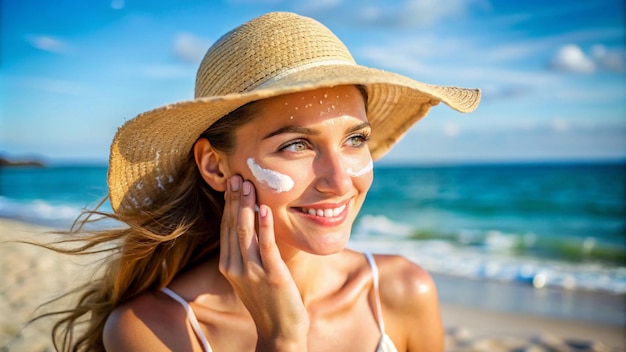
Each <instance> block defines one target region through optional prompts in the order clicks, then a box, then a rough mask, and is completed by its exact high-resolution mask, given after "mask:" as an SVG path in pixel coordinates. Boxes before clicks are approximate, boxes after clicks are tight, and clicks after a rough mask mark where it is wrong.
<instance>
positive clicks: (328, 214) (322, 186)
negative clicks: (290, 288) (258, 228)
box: [225, 86, 373, 254]
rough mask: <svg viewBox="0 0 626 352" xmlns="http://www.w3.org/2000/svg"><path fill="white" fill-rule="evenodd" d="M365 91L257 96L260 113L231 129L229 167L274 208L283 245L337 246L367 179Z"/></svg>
mask: <svg viewBox="0 0 626 352" xmlns="http://www.w3.org/2000/svg"><path fill="white" fill-rule="evenodd" d="M370 132H371V131H370V126H369V124H368V122H367V117H366V113H365V107H364V101H363V97H362V95H361V94H360V92H359V90H358V89H357V88H356V87H353V86H341V87H334V88H324V89H318V90H314V91H308V92H303V93H295V94H290V95H285V96H281V97H276V98H272V99H270V100H265V101H262V102H260V114H259V116H258V117H256V118H255V119H253V120H252V121H251V122H249V123H247V124H246V125H244V126H242V127H240V128H239V129H238V130H237V132H236V147H235V150H234V152H233V153H231V154H229V155H227V156H225V162H226V163H227V165H228V166H227V169H228V170H230V173H232V174H240V175H241V176H243V178H244V179H247V180H250V181H252V182H253V183H254V185H255V188H256V193H257V200H258V203H259V204H266V205H268V206H269V207H270V208H272V212H273V214H274V224H275V225H274V227H275V234H276V239H277V243H278V245H279V247H280V248H281V251H284V250H287V249H289V248H291V249H297V250H303V251H306V252H310V253H315V254H330V253H335V252H337V251H339V250H341V249H343V248H344V247H345V245H346V243H347V241H348V239H349V236H350V231H351V228H352V224H353V222H354V220H355V218H356V215H357V213H358V212H359V210H360V209H361V206H362V204H363V201H364V200H365V195H366V193H367V191H368V190H369V187H370V186H371V184H372V180H373V172H372V158H371V155H370V152H369V149H368V147H367V139H368V136H369V135H370Z"/></svg>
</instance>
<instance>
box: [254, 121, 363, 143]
mask: <svg viewBox="0 0 626 352" xmlns="http://www.w3.org/2000/svg"><path fill="white" fill-rule="evenodd" d="M368 127H370V124H369V122H363V123H360V124H358V125H356V126H353V127H351V128H349V129H348V130H347V131H346V132H347V133H352V132H355V131H359V130H362V129H364V128H368ZM283 133H299V134H306V135H314V136H316V135H319V134H321V133H320V131H318V130H315V129H312V128H308V127H302V126H293V125H291V126H284V127H281V128H279V129H277V130H275V131H273V132H270V133H268V134H267V135H265V136H264V137H263V139H268V138H271V137H274V136H277V135H279V134H283Z"/></svg>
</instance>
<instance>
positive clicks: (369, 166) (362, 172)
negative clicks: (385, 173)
mask: <svg viewBox="0 0 626 352" xmlns="http://www.w3.org/2000/svg"><path fill="white" fill-rule="evenodd" d="M373 169H374V162H373V161H372V159H370V161H369V163H367V165H365V167H363V168H362V169H361V170H356V171H354V170H352V168H348V169H346V173H347V174H348V175H350V176H351V177H359V176H363V175H365V174H366V173H368V172H370V171H372V170H373Z"/></svg>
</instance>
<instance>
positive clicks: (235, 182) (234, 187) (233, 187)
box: [230, 177, 240, 191]
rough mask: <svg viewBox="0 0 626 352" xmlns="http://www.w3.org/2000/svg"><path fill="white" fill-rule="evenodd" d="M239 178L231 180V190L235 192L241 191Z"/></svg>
mask: <svg viewBox="0 0 626 352" xmlns="http://www.w3.org/2000/svg"><path fill="white" fill-rule="evenodd" d="M239 186H240V184H239V177H233V178H231V179H230V189H231V190H233V191H238V190H239Z"/></svg>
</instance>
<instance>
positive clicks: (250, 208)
mask: <svg viewBox="0 0 626 352" xmlns="http://www.w3.org/2000/svg"><path fill="white" fill-rule="evenodd" d="M241 196H242V197H241V202H240V207H239V217H238V219H237V237H238V239H239V248H241V254H242V260H243V264H244V266H246V265H247V264H249V262H253V263H256V264H257V265H261V257H260V255H259V247H258V242H257V237H256V231H255V221H256V215H255V211H254V207H255V204H256V192H255V189H254V186H253V185H252V182H250V181H244V182H243V184H242V188H241Z"/></svg>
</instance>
